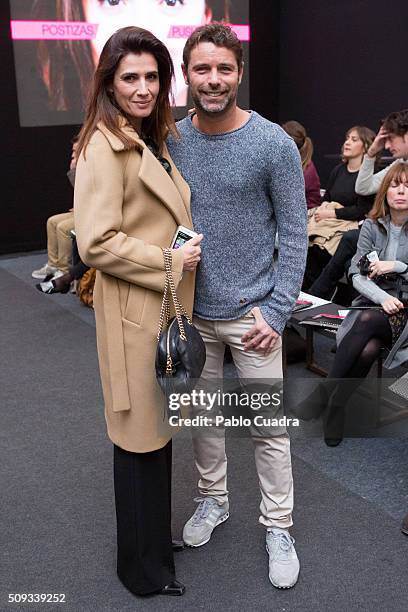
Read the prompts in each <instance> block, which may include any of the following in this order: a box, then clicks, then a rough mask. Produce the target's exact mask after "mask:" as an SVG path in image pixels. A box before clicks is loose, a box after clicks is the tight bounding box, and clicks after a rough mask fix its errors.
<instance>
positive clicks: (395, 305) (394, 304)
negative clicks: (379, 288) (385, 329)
mask: <svg viewBox="0 0 408 612" xmlns="http://www.w3.org/2000/svg"><path fill="white" fill-rule="evenodd" d="M381 306H382V308H383V310H384V312H386V313H387V314H389V315H392V314H396V313H397V312H399V311H400V310H402V309H403V308H404V304H403V303H402V302H400V301H399V299H398V298H396V297H391V296H390V297H389V298H387V299H386V300H384V301H383V302H382V303H381Z"/></svg>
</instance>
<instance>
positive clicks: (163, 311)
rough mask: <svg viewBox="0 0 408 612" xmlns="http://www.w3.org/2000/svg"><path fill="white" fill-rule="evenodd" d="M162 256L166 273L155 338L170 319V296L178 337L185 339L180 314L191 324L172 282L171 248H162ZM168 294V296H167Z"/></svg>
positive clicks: (158, 336)
mask: <svg viewBox="0 0 408 612" xmlns="http://www.w3.org/2000/svg"><path fill="white" fill-rule="evenodd" d="M162 251H163V257H164V270H165V273H166V280H165V284H164V292H163V300H162V304H161V308H160V319H159V331H158V332H157V339H158V340H159V338H160V334H161V333H162V331H163V328H164V327H165V326H167V325H168V322H169V319H170V297H171V299H172V302H173V304H174V311H175V313H176V319H177V325H178V328H179V331H180V338H181V339H182V340H187V336H186V332H185V329H184V324H183V319H182V315H184V316H185V317H186V319H187V321H188V322H189V323H190V324H191V321H190V317H189V316H188V314H187V312H186V310H185V308H184V306H183V305H182V304H181V303H180V302H179V299H178V297H177V293H176V286H175V284H174V279H173V273H172V263H173V258H172V254H171V249H162ZM169 296H170V297H169Z"/></svg>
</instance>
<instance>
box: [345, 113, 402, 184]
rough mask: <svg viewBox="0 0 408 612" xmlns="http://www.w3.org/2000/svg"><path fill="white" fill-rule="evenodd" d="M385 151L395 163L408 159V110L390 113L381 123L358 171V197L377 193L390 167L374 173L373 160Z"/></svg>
mask: <svg viewBox="0 0 408 612" xmlns="http://www.w3.org/2000/svg"><path fill="white" fill-rule="evenodd" d="M383 149H387V150H388V151H389V152H390V153H391V155H392V156H393V158H394V159H395V161H394V164H395V163H396V161H398V160H400V159H405V160H407V159H408V109H405V110H402V111H397V112H395V113H390V114H389V115H388V116H387V117H386V118H385V119H384V121H383V123H382V126H381V127H380V129H379V131H378V134H377V136H376V137H375V138H374V140H373V142H372V144H371V146H370V147H369V149H368V151H367V153H366V154H365V155H364V158H363V163H362V164H361V168H360V170H359V173H358V176H357V181H356V192H357V193H358V194H359V195H372V194H374V193H377V191H378V190H379V188H380V185H381V183H382V181H383V179H384V177H385V175H386V174H387V172H388V170H389V169H390V166H387V167H386V168H384V169H383V170H380V172H376V173H374V166H375V159H376V156H377V155H378V153H380V152H381V151H382V150H383Z"/></svg>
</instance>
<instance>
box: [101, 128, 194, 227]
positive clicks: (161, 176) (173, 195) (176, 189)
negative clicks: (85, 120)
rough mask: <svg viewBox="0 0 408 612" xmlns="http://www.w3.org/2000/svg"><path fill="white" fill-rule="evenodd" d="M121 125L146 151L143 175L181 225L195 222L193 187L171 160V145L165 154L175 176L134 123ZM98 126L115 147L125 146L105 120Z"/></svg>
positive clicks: (141, 177) (142, 168)
mask: <svg viewBox="0 0 408 612" xmlns="http://www.w3.org/2000/svg"><path fill="white" fill-rule="evenodd" d="M120 128H121V130H122V131H123V132H124V133H125V134H126V135H127V136H128V137H130V138H131V139H132V140H134V142H135V148H138V149H139V150H140V151H141V153H142V163H141V165H140V170H139V179H140V180H141V181H142V182H143V183H144V185H145V186H146V187H147V188H148V189H149V190H150V191H151V192H152V193H154V194H155V196H156V197H157V198H159V199H160V200H161V201H162V202H163V204H164V205H165V206H166V207H167V208H168V209H169V210H170V212H171V213H172V215H173V217H174V218H175V219H176V221H177V223H178V224H179V225H192V219H191V213H190V188H189V187H188V185H187V183H186V182H185V180H184V179H183V177H182V176H181V174H180V173H179V171H178V170H177V168H176V167H175V166H174V164H173V162H172V161H171V158H170V155H169V152H168V150H167V147H165V149H164V157H165V158H166V159H168V160H169V161H170V162H171V168H172V170H171V176H170V175H169V174H168V173H167V172H166V170H165V169H164V168H163V166H162V165H161V164H160V162H159V161H158V160H157V159H156V158H155V156H154V155H153V153H152V152H151V151H150V150H149V148H148V147H147V146H146V144H145V143H144V142H143V140H141V139H140V138H139V136H138V135H137V133H136V132H135V131H134V130H133V128H132V127H131V126H130V125H128V124H125V125H123V123H122V124H121V125H120ZM98 129H99V130H100V131H101V132H103V134H104V135H105V137H106V138H107V140H108V141H109V144H110V145H111V147H112V149H113V150H114V151H123V150H124V148H125V147H124V144H123V142H122V141H121V140H120V138H118V137H117V136H116V135H115V134H112V132H110V131H109V130H108V129H107V128H106V127H105V126H104V125H103V123H98Z"/></svg>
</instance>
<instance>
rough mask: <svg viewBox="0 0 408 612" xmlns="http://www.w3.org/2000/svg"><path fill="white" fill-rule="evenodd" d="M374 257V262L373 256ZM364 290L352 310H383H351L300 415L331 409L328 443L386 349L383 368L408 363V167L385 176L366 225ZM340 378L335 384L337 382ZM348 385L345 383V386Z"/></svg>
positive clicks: (360, 274) (359, 274) (356, 262)
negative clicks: (333, 352)
mask: <svg viewBox="0 0 408 612" xmlns="http://www.w3.org/2000/svg"><path fill="white" fill-rule="evenodd" d="M374 251H375V252H376V253H377V255H378V260H377V261H373V262H372V263H369V265H368V266H367V267H366V269H364V267H363V266H362V264H361V258H363V256H364V255H367V254H370V253H372V252H374ZM370 259H371V258H370ZM350 275H352V280H353V285H354V287H355V289H356V290H357V291H358V292H359V294H360V295H359V296H358V297H357V298H356V300H354V302H353V306H362V307H364V306H367V305H368V306H375V305H378V308H373V309H366V310H364V309H361V310H353V311H351V312H350V313H349V314H348V315H347V317H346V318H345V320H344V321H343V323H342V325H341V326H340V328H339V330H338V332H337V352H336V356H335V359H334V363H333V366H332V368H331V369H330V372H329V376H328V379H327V383H326V384H324V385H323V386H321V387H320V388H319V389H318V390H317V392H315V393H314V394H312V395H311V396H309V398H308V399H307V400H306V401H305V402H303V404H302V406H301V407H300V410H299V416H301V417H303V418H311V417H316V416H318V414H319V413H320V412H321V411H323V410H324V408H325V407H326V406H327V405H328V406H329V410H328V414H327V419H326V423H325V440H326V443H327V444H328V445H329V446H337V444H339V443H340V442H341V440H342V434H343V421H344V405H345V403H346V402H347V400H348V398H349V397H350V395H351V393H352V392H353V391H354V390H355V389H356V388H357V386H358V385H359V383H360V381H359V379H360V380H361V379H362V378H364V377H365V376H366V375H367V374H368V372H369V370H370V368H371V366H372V364H373V363H374V362H375V360H376V359H377V358H378V356H379V354H380V350H381V349H382V348H386V349H388V351H389V353H388V356H387V359H386V360H385V362H384V367H386V368H390V369H392V368H395V367H397V366H398V365H400V364H401V363H403V362H404V361H406V360H408V324H407V322H408V163H407V162H400V163H398V164H396V165H395V166H393V167H392V168H391V169H390V170H389V172H388V173H387V174H386V176H385V178H384V180H383V182H382V185H381V187H380V190H379V191H378V193H377V196H376V199H375V203H374V206H373V209H372V210H371V212H370V214H369V218H368V219H367V220H366V221H364V223H363V226H362V228H361V232H360V236H359V239H358V244H357V252H356V254H355V256H354V257H353V260H352V263H351V266H350ZM334 379H335V380H334ZM343 381H345V383H344V384H342V383H343Z"/></svg>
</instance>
